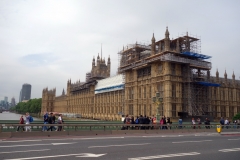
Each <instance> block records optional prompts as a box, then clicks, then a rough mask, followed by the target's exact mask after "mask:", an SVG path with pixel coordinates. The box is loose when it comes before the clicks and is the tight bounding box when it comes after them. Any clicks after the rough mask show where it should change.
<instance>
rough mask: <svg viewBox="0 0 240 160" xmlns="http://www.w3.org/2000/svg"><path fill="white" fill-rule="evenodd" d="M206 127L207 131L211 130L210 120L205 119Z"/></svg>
mask: <svg viewBox="0 0 240 160" xmlns="http://www.w3.org/2000/svg"><path fill="white" fill-rule="evenodd" d="M204 123H205V127H206V129H210V120H209V119H208V118H206V119H205V122H204Z"/></svg>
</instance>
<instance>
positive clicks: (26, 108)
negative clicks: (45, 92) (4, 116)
mask: <svg viewBox="0 0 240 160" xmlns="http://www.w3.org/2000/svg"><path fill="white" fill-rule="evenodd" d="M41 105H42V98H38V99H30V100H29V101H28V102H20V103H18V104H17V105H16V106H15V107H12V108H11V111H16V112H18V113H26V112H29V113H39V112H41Z"/></svg>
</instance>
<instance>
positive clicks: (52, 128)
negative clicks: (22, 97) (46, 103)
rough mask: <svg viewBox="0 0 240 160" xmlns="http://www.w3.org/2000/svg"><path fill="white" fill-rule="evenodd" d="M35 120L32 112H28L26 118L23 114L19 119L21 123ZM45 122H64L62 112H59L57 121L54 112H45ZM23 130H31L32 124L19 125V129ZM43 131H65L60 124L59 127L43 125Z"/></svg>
mask: <svg viewBox="0 0 240 160" xmlns="http://www.w3.org/2000/svg"><path fill="white" fill-rule="evenodd" d="M32 121H33V118H32V117H31V116H30V114H29V113H28V112H27V113H26V115H25V119H24V115H21V117H20V119H19V124H30V123H31V122H32ZM43 122H44V124H62V123H64V121H63V118H62V114H59V116H58V118H57V121H56V116H55V114H53V113H50V114H48V113H47V112H45V113H44V116H43ZM20 129H21V130H22V131H25V132H27V131H29V132H31V131H32V130H31V126H28V125H25V126H18V127H17V131H16V132H18V131H19V130H20ZM42 131H43V132H44V131H64V130H63V127H62V126H58V127H57V128H56V127H55V126H50V127H48V126H43V127H42Z"/></svg>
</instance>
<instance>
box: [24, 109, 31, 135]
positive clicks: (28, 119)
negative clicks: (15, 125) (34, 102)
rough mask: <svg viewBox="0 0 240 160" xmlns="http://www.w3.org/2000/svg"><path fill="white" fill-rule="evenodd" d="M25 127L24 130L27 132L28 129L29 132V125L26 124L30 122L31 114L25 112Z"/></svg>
mask: <svg viewBox="0 0 240 160" xmlns="http://www.w3.org/2000/svg"><path fill="white" fill-rule="evenodd" d="M25 117H26V127H25V131H26V132H27V131H28V130H29V132H31V131H32V130H31V126H27V125H28V124H30V118H31V116H30V115H29V113H28V112H27V113H26V116H25Z"/></svg>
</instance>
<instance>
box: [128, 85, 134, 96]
mask: <svg viewBox="0 0 240 160" xmlns="http://www.w3.org/2000/svg"><path fill="white" fill-rule="evenodd" d="M128 93H129V99H133V87H131V88H129V89H128Z"/></svg>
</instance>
